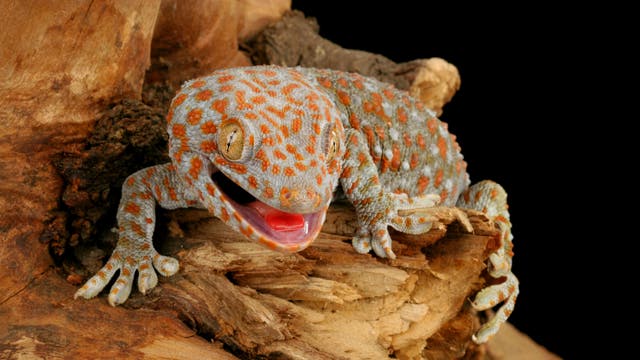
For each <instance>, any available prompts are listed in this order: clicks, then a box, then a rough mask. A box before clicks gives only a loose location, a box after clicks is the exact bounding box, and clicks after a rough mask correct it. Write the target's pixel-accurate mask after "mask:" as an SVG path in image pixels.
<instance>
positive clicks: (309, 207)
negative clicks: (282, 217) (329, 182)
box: [280, 187, 322, 214]
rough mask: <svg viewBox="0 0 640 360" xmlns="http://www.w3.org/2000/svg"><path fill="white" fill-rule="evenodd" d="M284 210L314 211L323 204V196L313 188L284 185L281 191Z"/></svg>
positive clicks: (297, 211) (281, 202)
mask: <svg viewBox="0 0 640 360" xmlns="http://www.w3.org/2000/svg"><path fill="white" fill-rule="evenodd" d="M280 206H281V208H282V210H285V211H288V210H290V211H291V212H294V213H302V214H304V213H313V212H316V211H318V210H319V209H320V208H321V206H322V196H321V195H320V194H319V193H318V192H316V191H315V190H312V189H305V188H288V187H284V188H282V190H281V191H280Z"/></svg>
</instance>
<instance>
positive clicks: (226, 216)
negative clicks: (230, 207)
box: [220, 208, 231, 222]
mask: <svg viewBox="0 0 640 360" xmlns="http://www.w3.org/2000/svg"><path fill="white" fill-rule="evenodd" d="M229 219H231V217H230V216H229V212H227V209H225V208H222V209H220V220H222V221H224V222H229Z"/></svg>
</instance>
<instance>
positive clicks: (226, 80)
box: [218, 75, 233, 83]
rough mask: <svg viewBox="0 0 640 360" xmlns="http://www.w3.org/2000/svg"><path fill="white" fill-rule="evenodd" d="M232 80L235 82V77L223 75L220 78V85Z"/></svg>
mask: <svg viewBox="0 0 640 360" xmlns="http://www.w3.org/2000/svg"><path fill="white" fill-rule="evenodd" d="M231 80H233V75H222V76H219V77H218V82H219V83H225V82H228V81H231Z"/></svg>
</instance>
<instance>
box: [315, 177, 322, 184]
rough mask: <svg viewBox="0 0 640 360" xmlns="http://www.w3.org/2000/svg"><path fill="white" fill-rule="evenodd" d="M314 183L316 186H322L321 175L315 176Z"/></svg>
mask: <svg viewBox="0 0 640 360" xmlns="http://www.w3.org/2000/svg"><path fill="white" fill-rule="evenodd" d="M316 182H317V183H318V186H322V175H318V176H316Z"/></svg>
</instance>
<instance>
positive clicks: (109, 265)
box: [104, 262, 113, 271]
mask: <svg viewBox="0 0 640 360" xmlns="http://www.w3.org/2000/svg"><path fill="white" fill-rule="evenodd" d="M104 267H106V268H107V270H109V271H111V270H113V265H111V262H108V263H107V265H105V266H104Z"/></svg>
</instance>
